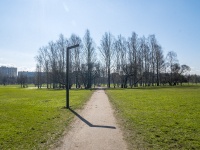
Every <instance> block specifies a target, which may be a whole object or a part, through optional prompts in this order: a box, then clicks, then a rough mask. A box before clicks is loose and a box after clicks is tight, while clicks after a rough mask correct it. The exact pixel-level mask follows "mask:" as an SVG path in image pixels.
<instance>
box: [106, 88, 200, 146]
mask: <svg viewBox="0 0 200 150" xmlns="http://www.w3.org/2000/svg"><path fill="white" fill-rule="evenodd" d="M107 94H108V95H109V97H110V100H111V102H112V103H113V104H114V107H115V108H116V112H118V113H117V114H118V116H119V117H120V118H121V120H122V123H123V124H122V125H123V126H124V128H125V136H126V138H127V140H128V142H129V143H130V145H129V146H130V147H129V148H130V149H133V148H134V149H200V86H183V87H170V88H168V87H166V88H157V87H155V88H139V89H126V90H121V89H120V90H119V89H118V90H107ZM133 146H135V147H133Z"/></svg>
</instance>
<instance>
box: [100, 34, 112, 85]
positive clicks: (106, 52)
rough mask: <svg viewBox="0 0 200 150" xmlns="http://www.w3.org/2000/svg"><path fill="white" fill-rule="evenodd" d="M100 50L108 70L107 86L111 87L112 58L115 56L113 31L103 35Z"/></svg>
mask: <svg viewBox="0 0 200 150" xmlns="http://www.w3.org/2000/svg"><path fill="white" fill-rule="evenodd" d="M99 50H100V52H101V54H102V56H103V58H104V61H105V66H106V72H107V78H108V80H107V87H108V88H110V80H111V77H110V72H111V59H112V56H113V37H112V35H111V33H107V32H106V33H105V34H104V35H103V36H102V39H101V43H100V47H99Z"/></svg>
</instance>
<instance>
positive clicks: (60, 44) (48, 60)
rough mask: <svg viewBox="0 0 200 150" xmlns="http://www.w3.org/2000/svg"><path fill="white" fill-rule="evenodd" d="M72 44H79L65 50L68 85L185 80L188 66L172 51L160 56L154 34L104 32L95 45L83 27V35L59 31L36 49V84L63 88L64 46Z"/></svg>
mask: <svg viewBox="0 0 200 150" xmlns="http://www.w3.org/2000/svg"><path fill="white" fill-rule="evenodd" d="M75 44H79V47H77V48H74V49H71V50H70V51H69V54H70V61H69V70H70V71H69V72H70V73H69V75H70V81H69V82H70V83H69V85H70V88H71V87H72V86H73V85H74V86H75V88H86V89H89V88H92V87H93V86H94V87H95V86H100V85H102V84H104V85H105V84H106V86H107V87H108V88H110V87H111V86H113V87H121V88H127V87H131V88H133V87H137V86H160V85H171V86H172V85H177V84H182V83H184V82H188V81H189V77H188V76H187V72H189V71H190V67H189V66H187V65H185V64H183V65H181V64H179V62H178V58H177V54H176V53H175V52H174V51H169V52H168V53H167V55H166V56H164V53H163V50H162V46H161V45H160V44H159V43H158V40H157V39H156V37H155V35H149V36H148V37H144V36H143V37H138V35H137V34H136V33H135V32H132V34H131V36H130V37H128V38H125V37H123V36H122V35H119V36H117V37H114V36H113V35H112V34H111V33H109V32H105V33H104V35H103V36H102V38H101V41H100V45H99V46H96V45H95V43H94V40H93V38H92V37H91V35H90V31H89V30H86V32H85V35H84V37H83V38H80V37H79V36H78V35H75V34H72V35H71V37H69V38H65V37H64V36H63V35H62V34H61V35H60V36H59V39H58V40H57V41H55V42H53V41H51V42H49V43H48V44H47V45H46V46H43V47H41V48H40V49H39V51H38V55H37V56H36V57H35V58H36V62H37V65H36V72H37V78H36V80H37V81H36V84H37V85H38V87H41V84H44V83H45V84H46V86H47V88H65V80H66V48H67V47H69V46H72V45H75Z"/></svg>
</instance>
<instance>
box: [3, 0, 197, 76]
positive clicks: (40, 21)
mask: <svg viewBox="0 0 200 150" xmlns="http://www.w3.org/2000/svg"><path fill="white" fill-rule="evenodd" d="M86 29H89V30H90V32H91V36H92V38H93V39H94V41H95V43H96V45H97V46H98V45H99V42H100V40H101V37H102V35H103V34H104V33H105V32H111V33H112V34H113V35H114V36H115V37H117V36H118V35H119V34H121V35H122V36H124V37H126V38H127V37H129V36H131V33H132V32H133V31H134V32H136V33H137V34H138V36H139V37H142V36H143V35H144V36H145V37H147V36H148V35H150V34H155V35H156V38H157V40H158V42H159V44H160V45H161V46H162V48H163V51H164V54H166V53H167V52H168V51H175V52H176V53H177V55H178V60H179V63H180V64H187V65H189V66H190V67H191V69H192V71H191V73H196V74H199V75H200V0H0V65H9V66H15V67H17V68H18V70H25V71H34V70H35V64H36V62H35V59H34V57H35V56H36V55H37V54H38V49H39V48H40V47H42V46H46V45H47V44H48V42H49V41H52V40H53V41H55V40H57V39H58V38H59V35H60V34H61V33H62V34H63V35H64V36H65V37H67V38H69V37H70V35H71V34H72V33H75V34H77V35H79V36H80V37H83V36H84V33H85V31H86Z"/></svg>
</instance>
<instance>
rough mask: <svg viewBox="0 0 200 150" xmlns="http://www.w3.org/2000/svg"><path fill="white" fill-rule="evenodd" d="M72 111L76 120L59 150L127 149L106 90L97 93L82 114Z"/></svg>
mask: <svg viewBox="0 0 200 150" xmlns="http://www.w3.org/2000/svg"><path fill="white" fill-rule="evenodd" d="M70 110H71V112H72V113H74V114H75V115H76V119H75V121H74V122H73V123H72V124H71V126H72V127H71V129H70V131H69V132H68V133H67V134H66V135H65V136H64V137H63V139H62V141H61V144H60V145H59V147H57V148H56V149H57V150H126V149H127V145H126V143H125V141H124V140H123V136H122V131H121V130H120V128H119V126H118V124H117V123H116V119H115V117H114V115H113V113H114V111H113V109H112V107H111V105H110V102H109V100H108V97H107V95H106V94H105V91H104V90H97V91H95V92H94V93H93V95H92V97H91V98H90V100H89V101H88V103H87V104H86V106H85V108H84V109H83V110H82V111H81V112H80V113H77V112H75V111H74V110H72V109H70Z"/></svg>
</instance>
